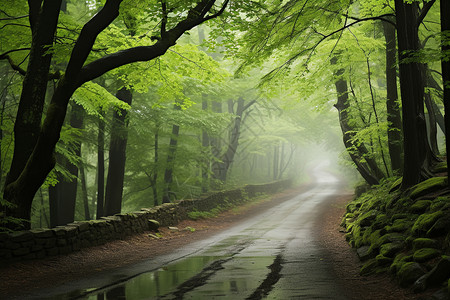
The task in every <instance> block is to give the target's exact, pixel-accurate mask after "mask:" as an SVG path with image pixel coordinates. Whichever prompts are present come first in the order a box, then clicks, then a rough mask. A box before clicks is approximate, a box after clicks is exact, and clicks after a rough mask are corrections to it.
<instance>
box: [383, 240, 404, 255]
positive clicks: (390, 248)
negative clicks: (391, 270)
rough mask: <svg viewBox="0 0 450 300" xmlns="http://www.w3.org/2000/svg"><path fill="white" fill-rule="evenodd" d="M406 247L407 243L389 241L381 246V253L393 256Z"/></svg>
mask: <svg viewBox="0 0 450 300" xmlns="http://www.w3.org/2000/svg"><path fill="white" fill-rule="evenodd" d="M404 247H405V243H402V242H394V243H387V244H384V245H382V246H381V247H380V254H381V255H383V256H385V257H390V258H393V257H394V256H395V254H397V253H398V252H400V251H401V250H403V248H404Z"/></svg>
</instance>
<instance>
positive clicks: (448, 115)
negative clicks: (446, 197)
mask: <svg viewBox="0 0 450 300" xmlns="http://www.w3.org/2000/svg"><path fill="white" fill-rule="evenodd" d="M441 31H442V32H445V33H447V34H448V33H449V31H450V1H449V0H441ZM447 36H448V35H447ZM449 50H450V46H449V45H448V43H442V53H443V54H444V53H445V52H448V51H449ZM447 55H448V54H447ZM441 65H442V82H443V83H444V110H445V115H444V116H445V117H444V118H445V132H450V61H449V59H448V56H447V57H446V59H444V57H443V58H442V60H441ZM445 148H446V150H447V162H449V161H450V160H449V157H450V138H449V137H448V136H447V135H446V138H445ZM449 178H450V172H448V177H447V184H448V185H449V186H450V180H449Z"/></svg>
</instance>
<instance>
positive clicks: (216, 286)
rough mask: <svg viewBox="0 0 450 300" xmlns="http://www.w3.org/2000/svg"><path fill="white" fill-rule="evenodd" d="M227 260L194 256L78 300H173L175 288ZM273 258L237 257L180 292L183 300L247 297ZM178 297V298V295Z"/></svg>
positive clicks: (264, 274)
mask: <svg viewBox="0 0 450 300" xmlns="http://www.w3.org/2000/svg"><path fill="white" fill-rule="evenodd" d="M224 258H225V260H227V259H230V257H223V256H222V257H219V256H194V257H189V258H186V259H183V260H182V261H180V262H178V263H174V264H171V265H168V266H166V267H164V268H162V269H159V270H156V271H153V272H147V273H143V274H141V275H138V276H136V277H134V278H131V279H129V280H128V281H125V282H123V283H121V284H117V285H115V286H112V287H110V288H107V289H103V290H101V291H97V292H94V293H92V294H89V295H86V296H84V297H81V298H78V299H87V300H100V299H101V300H109V299H127V300H134V299H175V298H176V296H175V295H174V294H175V293H176V292H177V288H178V287H179V286H180V285H181V284H182V283H184V282H186V281H187V280H189V279H191V278H192V277H194V276H195V275H197V274H199V273H201V272H202V270H204V269H205V268H208V266H209V265H210V264H211V263H212V262H213V261H217V260H220V259H224ZM273 260H274V257H239V256H235V257H233V258H232V259H231V260H229V261H225V262H224V263H223V264H222V265H221V267H220V270H218V271H217V272H211V274H210V277H208V279H207V282H206V283H201V284H199V285H198V286H195V287H194V288H193V289H192V290H188V291H185V292H183V296H184V297H183V298H184V299H199V298H202V299H207V298H211V297H214V298H215V299H216V298H228V299H229V297H230V296H231V297H232V296H233V295H234V296H236V295H240V296H242V295H244V294H247V295H250V294H251V293H252V292H253V291H254V290H255V289H256V288H257V287H258V286H259V284H260V283H261V282H262V281H263V280H264V279H265V277H266V275H267V274H268V273H269V272H270V270H269V269H268V266H269V265H270V264H271V263H272V262H273ZM178 296H179V295H178Z"/></svg>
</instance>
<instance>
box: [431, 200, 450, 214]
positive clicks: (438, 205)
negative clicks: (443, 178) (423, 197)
mask: <svg viewBox="0 0 450 300" xmlns="http://www.w3.org/2000/svg"><path fill="white" fill-rule="evenodd" d="M449 206H450V198H449V197H437V198H436V199H434V201H433V202H432V203H431V205H430V211H432V212H434V211H438V210H444V209H445V208H446V207H447V208H448V207H449Z"/></svg>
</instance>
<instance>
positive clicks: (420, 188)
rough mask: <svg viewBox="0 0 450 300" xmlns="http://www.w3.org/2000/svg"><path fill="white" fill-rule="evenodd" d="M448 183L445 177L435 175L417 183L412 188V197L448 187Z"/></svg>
mask: <svg viewBox="0 0 450 300" xmlns="http://www.w3.org/2000/svg"><path fill="white" fill-rule="evenodd" d="M446 185H447V182H446V178H445V177H433V178H430V179H427V180H425V181H423V182H421V183H419V184H417V185H415V186H414V187H413V188H412V190H411V194H410V195H409V196H410V197H411V198H412V199H416V198H418V197H420V196H423V195H426V194H428V193H431V192H434V191H437V190H440V189H442V188H444V187H446Z"/></svg>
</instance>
